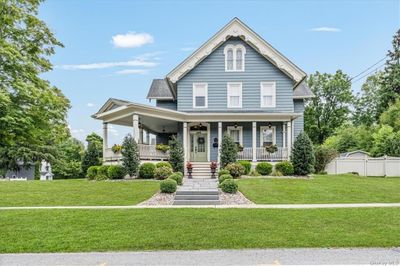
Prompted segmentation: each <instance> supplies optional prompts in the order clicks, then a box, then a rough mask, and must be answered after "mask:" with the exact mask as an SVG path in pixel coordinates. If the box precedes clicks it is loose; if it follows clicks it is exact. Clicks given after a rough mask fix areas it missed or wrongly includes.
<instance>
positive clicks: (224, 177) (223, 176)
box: [218, 174, 233, 184]
mask: <svg viewBox="0 0 400 266" xmlns="http://www.w3.org/2000/svg"><path fill="white" fill-rule="evenodd" d="M226 179H233V177H232V176H231V175H230V174H224V175H221V176H219V177H218V182H219V183H220V184H221V183H222V182H224V181H225V180H226Z"/></svg>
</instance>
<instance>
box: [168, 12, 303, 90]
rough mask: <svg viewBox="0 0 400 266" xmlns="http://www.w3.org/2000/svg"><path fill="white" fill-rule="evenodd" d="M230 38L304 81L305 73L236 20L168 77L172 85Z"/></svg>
mask: <svg viewBox="0 0 400 266" xmlns="http://www.w3.org/2000/svg"><path fill="white" fill-rule="evenodd" d="M230 37H240V38H241V39H243V40H244V41H245V42H247V43H248V44H249V45H251V46H252V47H254V48H255V49H256V50H257V51H258V52H259V53H260V54H261V55H263V56H264V57H265V58H266V59H268V60H269V61H270V62H271V63H272V64H274V65H275V66H276V67H278V68H279V69H281V70H282V71H283V72H284V73H285V74H286V75H288V76H289V77H290V78H291V79H293V80H294V81H295V82H296V83H298V82H300V81H302V80H303V79H304V78H305V77H306V73H305V72H304V71H302V70H301V69H300V68H299V67H297V66H296V65H295V64H293V63H292V62H291V61H290V60H289V59H287V58H286V57H285V56H284V55H282V54H281V53H280V52H278V51H277V50H276V49H275V48H273V47H272V46H271V45H270V44H269V43H268V42H266V41H265V40H264V39H262V38H261V37H260V36H259V35H258V34H257V33H255V32H254V31H253V30H251V29H250V28H249V27H248V26H247V25H245V24H244V23H243V22H242V21H240V20H239V19H238V18H234V19H233V20H231V21H230V22H229V23H228V24H227V25H226V26H225V27H223V28H222V29H221V30H220V31H219V32H217V33H216V34H215V35H214V36H213V37H211V39H209V40H208V41H207V42H206V43H204V44H203V45H202V46H201V47H200V48H199V49H197V50H196V51H195V52H193V54H191V55H190V56H189V57H188V58H186V59H185V60H184V61H183V62H182V63H181V64H179V65H178V66H177V67H176V68H174V69H173V70H172V71H171V72H170V73H169V74H168V75H167V78H168V79H169V80H170V81H171V82H172V83H176V82H177V81H178V80H180V79H181V78H182V77H183V76H185V75H186V74H187V73H188V72H189V71H190V70H192V69H193V68H194V67H195V66H196V65H198V64H199V63H200V62H201V61H202V60H204V59H205V58H206V57H207V56H209V55H210V54H211V53H212V52H213V51H214V50H215V49H217V48H218V47H219V46H220V45H222V44H223V43H224V42H225V41H226V40H227V39H229V38H230Z"/></svg>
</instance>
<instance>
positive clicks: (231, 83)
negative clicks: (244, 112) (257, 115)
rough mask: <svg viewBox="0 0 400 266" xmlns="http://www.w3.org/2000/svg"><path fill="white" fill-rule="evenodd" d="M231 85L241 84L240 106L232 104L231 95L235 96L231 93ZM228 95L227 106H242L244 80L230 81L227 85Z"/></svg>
mask: <svg viewBox="0 0 400 266" xmlns="http://www.w3.org/2000/svg"><path fill="white" fill-rule="evenodd" d="M231 85H240V98H239V106H232V104H231V97H230V96H234V95H231V94H230V91H229V88H230V86H231ZM226 97H227V99H226V100H227V105H228V106H227V107H228V108H242V101H243V86H242V82H228V83H227V85H226Z"/></svg>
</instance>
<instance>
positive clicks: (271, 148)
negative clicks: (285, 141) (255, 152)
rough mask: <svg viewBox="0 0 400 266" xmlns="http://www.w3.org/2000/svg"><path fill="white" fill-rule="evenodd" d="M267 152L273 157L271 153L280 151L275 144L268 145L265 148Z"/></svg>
mask: <svg viewBox="0 0 400 266" xmlns="http://www.w3.org/2000/svg"><path fill="white" fill-rule="evenodd" d="M265 151H266V152H268V155H269V156H271V153H275V152H276V151H278V146H276V145H274V144H271V145H267V146H265Z"/></svg>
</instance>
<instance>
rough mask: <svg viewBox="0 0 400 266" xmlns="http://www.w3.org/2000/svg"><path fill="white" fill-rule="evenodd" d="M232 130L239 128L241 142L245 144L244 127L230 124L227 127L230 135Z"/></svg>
mask: <svg viewBox="0 0 400 266" xmlns="http://www.w3.org/2000/svg"><path fill="white" fill-rule="evenodd" d="M231 130H238V131H239V144H240V145H242V146H243V127H242V126H237V127H235V126H229V127H227V128H226V131H227V133H228V134H229V135H230V134H231V133H230V131H231Z"/></svg>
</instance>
